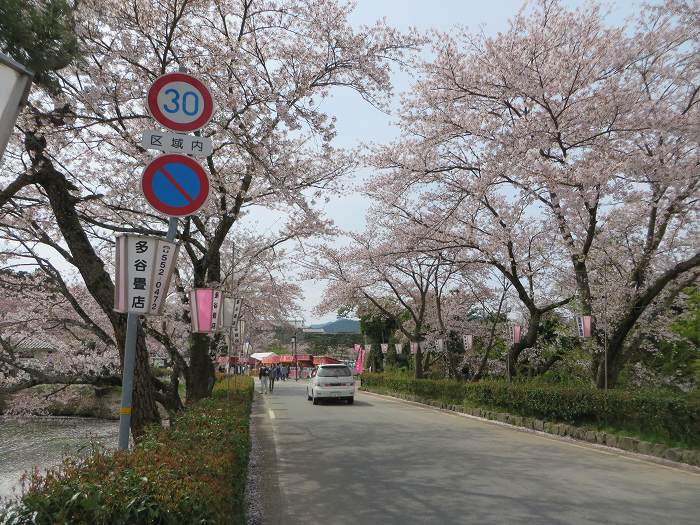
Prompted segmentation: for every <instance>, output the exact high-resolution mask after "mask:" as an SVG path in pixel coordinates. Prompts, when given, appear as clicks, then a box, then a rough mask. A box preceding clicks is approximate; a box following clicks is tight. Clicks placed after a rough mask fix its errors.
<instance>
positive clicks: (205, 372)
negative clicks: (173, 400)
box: [186, 334, 214, 403]
mask: <svg viewBox="0 0 700 525" xmlns="http://www.w3.org/2000/svg"><path fill="white" fill-rule="evenodd" d="M210 341H211V340H210V339H209V337H208V336H207V335H206V334H192V336H191V343H190V366H189V369H188V371H187V376H186V392H187V402H188V403H189V402H192V401H197V400H199V399H203V398H205V397H209V396H210V395H211V391H212V389H213V388H214V364H213V363H212V360H211V357H210V356H209V345H210Z"/></svg>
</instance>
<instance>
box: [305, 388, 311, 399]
mask: <svg viewBox="0 0 700 525" xmlns="http://www.w3.org/2000/svg"><path fill="white" fill-rule="evenodd" d="M306 400H307V401H311V396H310V395H309V389H308V388H307V389H306Z"/></svg>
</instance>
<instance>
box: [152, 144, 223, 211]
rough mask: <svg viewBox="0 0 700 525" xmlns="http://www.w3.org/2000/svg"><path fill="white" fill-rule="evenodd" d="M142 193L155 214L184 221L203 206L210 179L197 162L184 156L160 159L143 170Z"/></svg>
mask: <svg viewBox="0 0 700 525" xmlns="http://www.w3.org/2000/svg"><path fill="white" fill-rule="evenodd" d="M141 191H142V192H143V195H144V196H145V197H146V200H147V201H148V204H150V205H151V206H153V208H154V209H155V210H157V211H159V212H161V213H164V214H165V215H170V216H171V217H186V216H188V215H192V214H193V213H195V212H196V211H197V210H199V208H201V207H202V206H203V205H204V203H205V202H206V200H207V197H208V196H209V179H208V178H207V174H206V173H205V171H204V168H202V166H200V164H199V163H198V162H197V161H196V160H194V159H191V158H190V157H187V156H185V155H176V154H170V155H161V156H159V157H156V158H155V159H153V160H152V161H151V163H150V164H149V165H148V166H146V169H145V170H143V175H142V176H141Z"/></svg>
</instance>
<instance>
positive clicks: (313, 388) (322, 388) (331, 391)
mask: <svg viewBox="0 0 700 525" xmlns="http://www.w3.org/2000/svg"><path fill="white" fill-rule="evenodd" d="M306 398H307V399H308V400H309V401H313V402H314V405H318V403H319V401H320V400H321V399H341V400H343V399H344V400H345V401H347V402H348V405H352V403H353V402H354V401H355V378H354V377H353V376H352V371H351V370H350V368H348V366H347V365H319V366H318V368H317V369H316V370H314V371H313V372H312V373H311V379H309V382H308V383H307V385H306Z"/></svg>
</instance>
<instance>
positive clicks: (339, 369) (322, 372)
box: [318, 366, 350, 377]
mask: <svg viewBox="0 0 700 525" xmlns="http://www.w3.org/2000/svg"><path fill="white" fill-rule="evenodd" d="M349 375H350V369H349V368H348V367H347V366H333V367H322V368H319V369H318V376H319V377H345V376H349Z"/></svg>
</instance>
